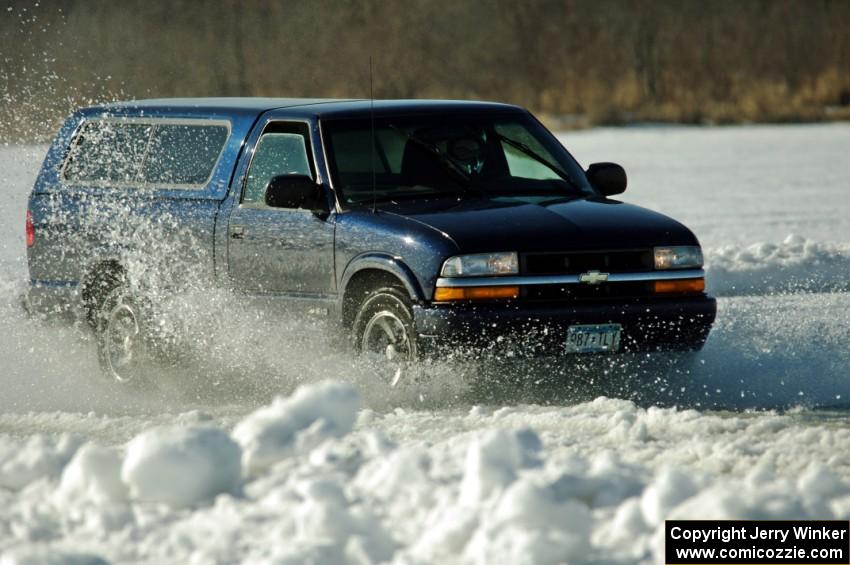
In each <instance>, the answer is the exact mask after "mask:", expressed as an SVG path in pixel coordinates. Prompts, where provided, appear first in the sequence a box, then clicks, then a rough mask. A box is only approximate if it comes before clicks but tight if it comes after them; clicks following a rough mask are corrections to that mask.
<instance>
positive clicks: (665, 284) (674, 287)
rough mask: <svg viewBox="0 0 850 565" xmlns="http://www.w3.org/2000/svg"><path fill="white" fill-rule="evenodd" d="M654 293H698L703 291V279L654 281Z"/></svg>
mask: <svg viewBox="0 0 850 565" xmlns="http://www.w3.org/2000/svg"><path fill="white" fill-rule="evenodd" d="M653 290H654V291H655V294H699V293H701V292H705V279H678V280H672V281H655V287H654V289H653Z"/></svg>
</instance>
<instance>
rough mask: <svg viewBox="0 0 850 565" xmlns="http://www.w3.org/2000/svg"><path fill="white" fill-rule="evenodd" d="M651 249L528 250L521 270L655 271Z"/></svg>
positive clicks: (557, 272) (556, 272) (553, 272)
mask: <svg viewBox="0 0 850 565" xmlns="http://www.w3.org/2000/svg"><path fill="white" fill-rule="evenodd" d="M652 267H653V257H652V250H651V249H638V250H629V251H583V252H557V253H526V254H524V255H523V256H522V258H521V263H520V270H521V272H522V273H523V274H527V275H578V274H581V273H586V272H588V271H600V272H603V273H641V272H647V271H651V270H652Z"/></svg>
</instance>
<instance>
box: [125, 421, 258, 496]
mask: <svg viewBox="0 0 850 565" xmlns="http://www.w3.org/2000/svg"><path fill="white" fill-rule="evenodd" d="M241 455H242V453H241V450H240V449H239V446H238V445H237V444H236V443H235V442H234V441H233V440H232V439H230V436H228V435H227V434H226V433H225V432H223V431H222V430H219V429H217V428H213V427H200V426H199V427H187V428H176V427H159V428H154V429H151V430H148V431H146V432H144V433H142V434H140V435H139V436H137V437H136V438H134V439H133V440H132V441H131V442H130V443H129V445H128V446H127V456H126V458H125V459H124V463H123V465H122V466H121V478H122V480H123V481H124V482H125V483H126V484H127V486H128V487H129V489H130V495H131V496H132V497H133V498H134V499H136V500H139V501H144V502H162V503H166V504H169V505H172V506H190V505H193V504H198V503H201V502H204V501H207V500H210V499H212V498H213V497H215V496H216V495H218V494H221V493H237V492H238V491H239V488H240V485H241V479H242V472H241V466H240V459H241Z"/></svg>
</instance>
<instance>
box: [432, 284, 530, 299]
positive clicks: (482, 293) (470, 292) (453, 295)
mask: <svg viewBox="0 0 850 565" xmlns="http://www.w3.org/2000/svg"><path fill="white" fill-rule="evenodd" d="M518 296H519V287H518V286H466V287H463V286H443V287H439V288H437V289H436V290H435V291H434V302H449V301H451V300H494V299H499V298H517V297H518Z"/></svg>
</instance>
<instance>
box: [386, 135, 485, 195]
mask: <svg viewBox="0 0 850 565" xmlns="http://www.w3.org/2000/svg"><path fill="white" fill-rule="evenodd" d="M389 127H390V129H392V130H393V131H395V132H397V133H398V134H399V135H402V136H404V138H405V139H407V140H408V141H412V142H413V143H415V144H416V145H418V146H419V147H421V148H422V149H424V150H425V151H426V152H427V153H428V154H429V155H431V156H433V157H434V158H435V159H436V160H437V161H438V162H439V163H440V164H441V165H443V168H444V169H445V170H447V171H448V172H449V173H451V174H452V175H454V176H455V178H456V179H457V180H459V181H460V184H461V186H462V187H463V188H464V191H465V192H466V191H468V190H469V189H471V187H472V178H471V177H470V176H469V174H468V173H467V172H466V171H464V170H463V169H461V168H460V167H458V166H457V163H455V162H453V161H452V160H451V159H449V158H448V157H446V156H445V155H444V154H443V153H442V152H441V151H440V150H439V149H438V148H437V147H436V146H435V145H433V144H431V143H428V142H427V141H425V140H424V139H422V138H419V137H416V136H415V135H413V134H412V133H407V132H406V131H404V130H402V129H400V128H399V127H398V126H395V125H390V126H389Z"/></svg>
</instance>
